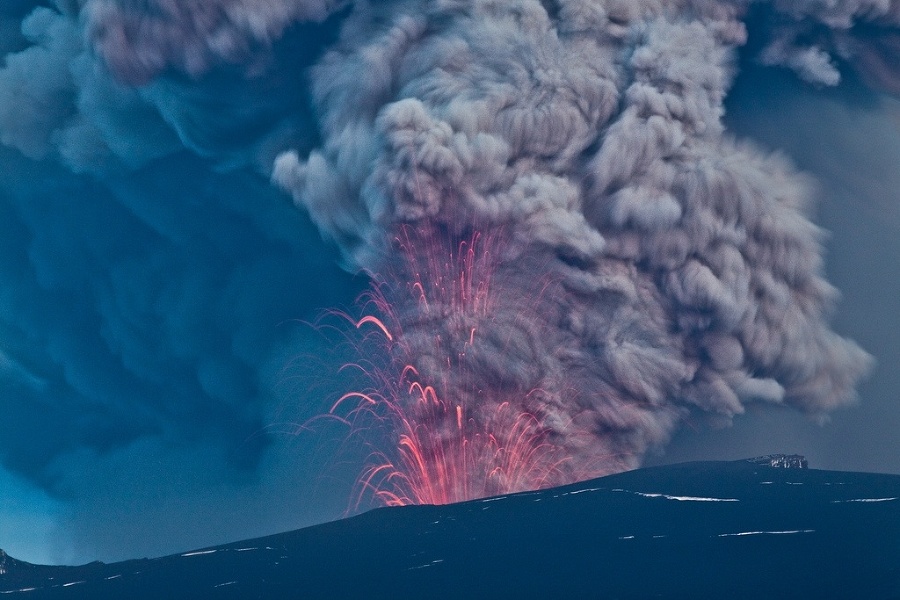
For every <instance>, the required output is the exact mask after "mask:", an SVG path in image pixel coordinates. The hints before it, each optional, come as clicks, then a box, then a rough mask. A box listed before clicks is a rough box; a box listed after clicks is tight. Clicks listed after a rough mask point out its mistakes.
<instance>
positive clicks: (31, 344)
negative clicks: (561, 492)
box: [0, 0, 900, 495]
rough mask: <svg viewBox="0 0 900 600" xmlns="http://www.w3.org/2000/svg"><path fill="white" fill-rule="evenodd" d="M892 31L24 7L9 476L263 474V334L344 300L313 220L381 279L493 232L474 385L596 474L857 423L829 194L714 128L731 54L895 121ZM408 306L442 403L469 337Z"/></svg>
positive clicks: (186, 5) (13, 33)
mask: <svg viewBox="0 0 900 600" xmlns="http://www.w3.org/2000/svg"><path fill="white" fill-rule="evenodd" d="M747 23H749V24H750V25H751V26H752V27H753V28H755V31H757V32H758V35H759V36H760V37H761V38H762V41H761V43H759V44H757V45H753V46H745V44H746V40H747V38H746V26H747V25H746V24H747ZM898 26H900V3H898V2H895V1H885V0H879V1H876V0H871V1H863V0H857V1H852V0H847V1H843V2H827V3H826V2H819V1H815V0H809V1H800V0H784V1H780V0H770V1H762V0H760V1H750V0H732V1H726V0H721V1H713V0H678V1H674V2H666V1H663V0H658V1H654V0H640V1H634V0H630V1H625V0H590V1H589V0H559V1H556V2H543V3H541V2H537V1H529V0H515V1H506V0H504V1H497V2H489V1H482V2H475V1H472V2H464V1H462V0H442V1H439V2H412V1H403V0H397V1H386V2H376V3H368V2H350V1H340V0H308V1H306V0H304V1H301V2H287V1H284V0H215V1H209V2H199V3H198V2H189V1H186V0H59V1H58V2H55V3H49V4H48V3H46V2H36V1H31V0H16V1H10V2H5V3H4V4H3V7H2V8H0V49H2V52H3V53H4V56H5V60H4V62H3V64H2V68H0V142H2V144H3V149H2V150H0V167H2V170H3V172H4V173H8V174H9V175H8V176H6V175H5V176H4V179H3V181H2V183H0V248H2V250H0V281H2V282H3V285H2V286H0V289H2V290H3V291H2V292H0V307H2V310H0V382H2V387H3V389H4V391H5V394H4V396H3V400H2V403H3V408H4V411H5V414H7V415H8V418H6V419H4V420H3V424H2V425H0V460H2V461H3V464H4V465H5V466H6V467H7V468H8V469H10V470H13V471H15V472H17V473H19V474H23V475H25V476H27V477H28V478H30V479H31V480H32V481H35V482H39V483H40V484H41V485H43V486H45V487H46V488H48V489H52V490H60V489H63V488H65V489H67V490H68V491H69V492H70V493H72V494H76V495H77V494H78V493H82V494H84V493H86V492H85V491H84V490H81V491H80V492H79V491H77V490H76V491H72V488H71V486H68V487H67V486H66V485H63V483H65V482H63V483H60V481H61V480H67V481H69V482H71V480H72V479H73V478H77V469H78V468H79V467H77V466H75V465H76V463H78V461H73V460H68V459H67V457H70V456H76V455H77V456H81V455H84V454H85V452H87V453H88V454H99V455H103V456H115V455H116V453H117V452H122V449H123V448H133V447H141V446H140V444H144V443H145V441H146V440H147V439H153V440H156V439H163V440H167V443H171V444H172V445H173V446H177V445H178V444H184V443H186V442H187V443H188V444H203V443H215V444H219V443H220V442H219V441H218V440H225V441H224V442H221V445H223V446H225V447H226V448H227V449H228V450H226V452H224V453H222V454H223V455H225V456H232V458H233V460H235V462H237V463H243V464H245V465H247V464H249V465H251V466H252V465H254V464H258V463H257V462H256V461H258V459H259V456H260V453H261V452H262V449H261V448H259V447H255V448H250V449H249V450H248V447H247V446H246V445H245V441H246V440H247V439H248V437H250V436H252V433H253V432H255V431H258V430H259V429H260V427H262V426H263V420H264V417H263V415H265V414H266V411H267V407H268V406H270V404H271V402H272V393H271V390H270V387H271V385H272V382H271V378H270V376H269V373H268V371H267V369H268V366H267V365H269V364H270V362H271V361H272V360H277V357H279V356H283V355H284V354H285V353H289V352H290V350H289V348H290V339H289V336H288V335H285V334H284V331H283V330H279V329H278V327H277V324H278V323H281V322H283V321H284V320H286V319H291V318H297V317H303V316H306V315H308V313H309V312H310V311H311V310H315V309H318V308H321V307H324V306H329V305H333V304H340V303H344V302H346V301H347V298H348V296H352V295H353V294H352V290H353V289H354V284H352V283H351V281H350V278H349V277H348V276H343V275H341V274H340V273H338V272H337V270H336V269H334V268H332V265H333V263H334V261H335V257H334V255H333V253H332V251H331V247H330V246H328V245H327V244H323V243H321V242H320V241H319V240H318V239H317V234H316V233H315V232H314V231H312V226H311V224H310V222H309V219H310V218H311V221H312V222H314V223H315V225H317V226H318V228H319V230H320V231H321V232H323V233H324V234H325V235H326V237H327V238H328V239H329V240H331V241H334V242H336V243H337V245H338V246H339V248H340V250H341V252H342V253H343V260H344V265H345V266H346V267H347V268H348V269H349V270H356V269H364V270H368V271H371V272H387V271H390V269H391V268H392V261H394V262H396V257H395V256H394V254H392V248H391V240H392V236H393V235H394V233H395V232H396V231H397V228H398V227H401V226H419V225H421V226H427V227H434V228H438V229H440V230H441V231H442V232H444V233H447V234H448V235H451V236H464V235H465V234H466V233H467V232H466V231H465V230H466V229H471V228H481V229H488V230H491V229H498V230H502V231H503V235H504V239H506V240H508V244H507V245H506V246H505V248H504V254H503V255H502V257H501V258H502V260H501V261H500V264H499V265H498V266H497V269H498V277H499V281H502V283H503V287H502V289H501V291H500V292H498V293H499V294H500V296H499V297H498V302H499V303H500V304H501V308H500V312H498V313H497V314H496V315H494V316H492V317H491V318H487V319H484V320H483V321H479V322H478V323H477V325H478V326H479V328H480V331H483V335H480V336H479V338H478V340H479V342H478V343H479V344H481V345H480V346H479V347H477V348H474V349H473V352H472V353H471V358H470V360H471V361H472V362H471V364H467V365H461V366H460V368H462V367H463V366H464V367H465V368H467V369H469V370H470V371H472V372H473V373H475V375H476V376H477V377H482V378H483V379H484V380H485V381H488V380H491V381H497V380H500V381H501V384H502V386H504V387H505V388H507V389H529V388H532V387H541V388H542V389H545V390H546V392H547V393H546V395H545V396H544V397H542V402H543V403H544V405H545V407H546V410H547V411H549V413H550V416H551V417H552V418H550V419H549V420H548V422H550V423H552V424H553V428H554V434H555V435H556V437H557V438H558V439H559V440H562V441H563V443H568V444H571V450H572V452H573V453H574V454H575V455H577V456H580V457H585V460H587V459H588V458H589V454H590V453H604V452H606V453H610V454H616V455H623V456H625V462H628V463H631V464H634V463H636V462H638V461H639V460H640V456H641V455H642V453H643V452H645V451H646V450H647V449H648V448H650V447H653V446H657V445H660V444H663V443H665V442H666V440H667V439H668V438H669V437H670V436H671V435H672V433H673V431H675V430H676V428H677V427H678V425H679V424H680V423H682V422H683V421H684V420H685V419H688V418H692V417H693V416H696V415H708V416H709V418H711V419H712V420H714V421H722V422H727V421H729V420H730V419H731V418H733V417H734V416H735V415H738V414H741V413H742V412H743V411H745V410H746V408H747V407H748V406H749V405H752V404H754V403H770V404H776V405H779V406H788V407H792V408H795V409H797V410H799V411H801V412H803V413H806V414H809V415H813V416H821V415H823V414H826V413H827V412H829V411H831V410H833V409H835V408H837V407H839V406H844V405H847V404H849V403H851V402H853V400H854V398H855V394H854V386H855V384H856V382H857V381H858V379H859V378H860V377H861V376H862V374H863V373H864V372H865V371H866V369H867V366H868V364H869V359H868V357H867V356H866V354H865V353H864V352H863V351H862V350H860V349H859V348H858V347H857V346H856V345H854V344H853V343H852V342H850V341H847V340H845V339H843V338H841V337H839V336H838V335H837V334H835V333H834V332H832V331H831V330H830V328H829V326H828V318H829V315H830V313H831V312H832V310H833V307H834V304H835V301H836V299H837V293H836V291H835V290H834V289H833V288H832V287H831V286H830V285H829V284H828V283H827V282H826V281H825V280H824V279H823V276H822V269H823V267H822V241H823V233H822V232H821V231H820V230H819V229H818V228H817V227H816V226H815V225H814V224H813V223H812V222H811V221H810V218H809V214H810V212H811V210H812V205H813V203H814V200H815V198H816V196H817V195H818V191H817V190H816V184H815V182H814V181H813V180H812V179H811V178H809V177H807V176H805V175H803V174H802V173H799V172H798V171H797V170H795V169H794V168H793V167H792V166H791V165H790V164H789V162H788V161H787V160H786V159H784V158H782V157H779V156H770V155H768V154H766V153H765V152H763V151H761V150H759V149H758V148H755V147H754V146H753V145H752V143H750V142H747V141H742V140H736V139H735V138H734V137H733V136H731V135H730V134H729V132H728V131H727V130H726V129H725V127H724V126H723V122H722V118H723V111H724V109H723V103H724V100H725V98H726V97H727V95H728V92H729V89H730V86H731V85H732V83H733V81H734V78H735V75H736V71H737V67H736V65H737V56H738V53H739V52H744V53H747V52H752V53H753V55H754V56H753V58H754V60H756V61H758V62H760V63H762V64H766V65H771V66H778V67H785V68H787V69H790V70H792V71H794V72H795V73H796V74H797V75H798V76H799V77H800V78H802V79H803V80H805V81H807V82H811V83H812V84H814V85H816V86H834V85H838V84H839V83H840V81H841V80H842V78H845V77H846V74H847V73H849V72H854V71H855V72H856V73H858V74H859V76H860V77H861V78H862V79H863V80H864V81H866V82H867V83H868V84H869V85H871V86H872V87H874V88H876V89H878V90H882V91H887V92H889V93H895V94H896V93H897V90H898V89H900V85H898V84H897V81H898V80H897V71H896V69H895V68H894V67H893V66H892V65H893V64H894V62H895V61H893V57H894V56H895V55H896V46H897V44H896V39H897V35H898ZM270 178H271V179H273V180H274V181H275V183H276V184H277V186H279V187H281V188H282V189H284V190H287V191H288V192H289V193H290V194H291V195H293V197H294V199H295V201H296V204H297V205H298V206H299V207H301V208H302V209H303V210H302V211H298V210H296V209H295V208H294V207H291V206H288V205H287V203H284V202H280V199H279V198H278V197H277V196H278V192H277V191H276V189H275V188H274V187H272V186H270V185H269V183H268V181H267V180H268V179H270ZM307 215H308V216H307ZM393 268H395V269H400V270H401V271H402V269H403V268H405V267H404V265H399V266H398V265H396V264H394V265H393ZM535 271H540V272H542V273H545V274H546V276H547V278H548V279H547V280H545V281H550V282H551V285H550V286H549V287H548V288H547V289H548V290H549V291H547V292H546V293H542V292H539V291H538V290H535V285H536V283H535V278H534V277H533V274H534V272H535ZM321 273H327V274H328V275H327V276H322V275H321ZM396 294H397V299H398V301H399V302H400V303H401V305H402V304H403V303H404V302H406V303H407V304H406V305H402V306H400V307H399V310H400V313H401V314H405V315H407V317H406V318H407V319H408V320H409V325H410V327H406V328H405V331H407V332H408V339H409V343H410V345H411V347H412V348H414V350H415V352H416V353H417V354H418V355H420V356H421V357H423V361H424V364H425V365H426V370H427V365H428V364H433V362H434V361H432V363H429V362H428V360H429V357H440V356H442V355H444V354H446V352H447V349H446V348H444V347H438V346H437V345H436V343H435V341H434V340H435V339H436V334H437V333H443V334H444V335H443V339H447V338H448V337H449V338H452V337H453V336H456V335H458V334H459V331H458V330H456V329H453V328H452V327H458V329H459V330H463V329H465V327H466V326H468V325H469V324H470V323H468V322H466V323H462V324H457V325H453V326H451V325H448V324H447V323H442V322H441V320H440V319H439V318H438V315H439V313H440V311H439V310H438V309H435V310H436V312H435V313H434V314H431V315H421V314H416V313H415V308H416V307H415V306H413V304H412V303H411V302H409V301H408V300H405V299H404V297H403V295H402V290H399V291H397V292H396ZM522 298H526V299H527V298H539V300H537V301H536V302H535V303H533V304H532V305H530V306H528V307H525V306H523V303H522V301H521V299H522ZM504 303H505V306H506V308H505V309H504V308H503V307H502V305H504ZM404 311H405V312H404ZM529 311H530V312H529ZM523 313H527V314H528V315H529V318H530V320H531V321H535V320H537V321H538V323H537V325H535V324H534V323H533V322H531V323H527V322H526V321H527V320H526V319H523V318H522V314H523ZM510 340H514V343H511V342H510ZM500 348H502V349H503V350H504V351H503V352H498V351H497V349H500ZM273 357H276V358H273ZM573 387H574V388H576V389H578V390H579V392H578V393H577V394H573V395H571V397H570V395H569V394H568V390H571V389H572V388H573ZM567 427H574V428H576V429H578V430H585V431H591V432H593V433H594V434H595V437H594V438H592V440H590V441H589V442H587V443H586V442H585V440H584V438H583V437H581V436H579V437H578V438H577V439H569V440H568V441H566V440H567ZM211 439H212V440H216V441H215V442H210V441H209V440H211ZM198 440H205V441H198ZM135 444H137V446H136V445H135ZM149 445H152V444H149ZM163 445H165V444H163ZM155 447H156V446H154V448H155ZM154 452H155V453H158V452H157V450H154ZM229 452H230V454H229ZM213 454H215V453H213ZM154 456H155V455H154ZM216 456H219V455H218V454H216ZM236 456H237V457H238V458H234V457H236ZM240 456H243V457H244V458H239V457H240ZM154 460H155V459H154ZM138 463H140V460H139V459H135V464H138ZM62 464H64V465H66V469H65V470H66V471H68V472H70V473H74V475H71V476H66V475H65V474H61V467H60V466H59V465H62ZM78 464H83V465H86V464H87V463H86V462H85V463H78ZM135 468H139V467H135ZM67 477H68V479H67Z"/></svg>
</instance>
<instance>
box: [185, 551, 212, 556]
mask: <svg viewBox="0 0 900 600" xmlns="http://www.w3.org/2000/svg"><path fill="white" fill-rule="evenodd" d="M213 552H218V551H217V550H198V551H196V552H185V553H184V554H182V556H200V555H201V554H212V553H213Z"/></svg>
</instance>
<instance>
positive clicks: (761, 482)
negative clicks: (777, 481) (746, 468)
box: [759, 481, 774, 485]
mask: <svg viewBox="0 0 900 600" xmlns="http://www.w3.org/2000/svg"><path fill="white" fill-rule="evenodd" d="M772 483H774V482H772V481H760V482H759V484H760V485H772Z"/></svg>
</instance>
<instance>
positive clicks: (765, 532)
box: [718, 529, 816, 537]
mask: <svg viewBox="0 0 900 600" xmlns="http://www.w3.org/2000/svg"><path fill="white" fill-rule="evenodd" d="M815 532H816V530H815V529H792V530H790V531H741V532H740V533H720V534H719V535H718V537H738V536H744V535H789V534H792V533H815Z"/></svg>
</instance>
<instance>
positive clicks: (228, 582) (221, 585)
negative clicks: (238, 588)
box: [213, 581, 237, 587]
mask: <svg viewBox="0 0 900 600" xmlns="http://www.w3.org/2000/svg"><path fill="white" fill-rule="evenodd" d="M235 583H237V581H226V582H225V583H217V584H216V585H214V586H213V587H225V586H226V585H232V584H235Z"/></svg>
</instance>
